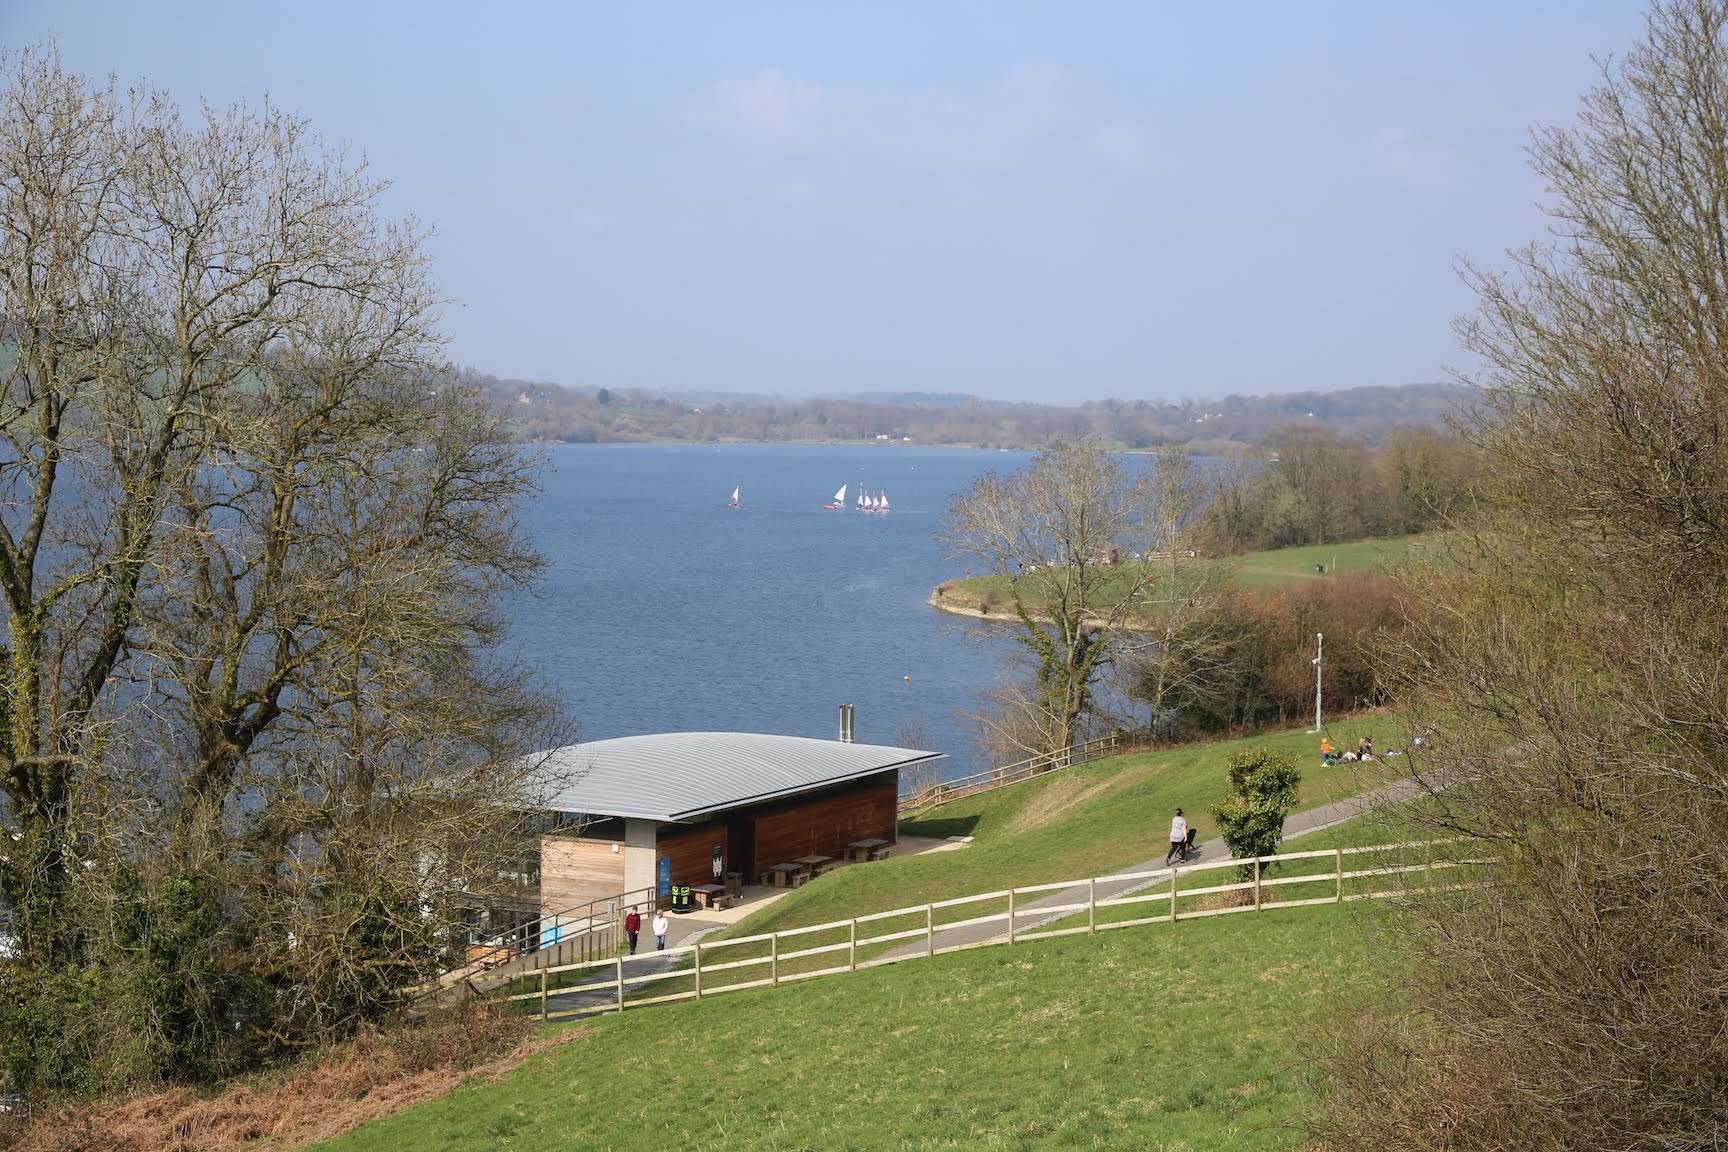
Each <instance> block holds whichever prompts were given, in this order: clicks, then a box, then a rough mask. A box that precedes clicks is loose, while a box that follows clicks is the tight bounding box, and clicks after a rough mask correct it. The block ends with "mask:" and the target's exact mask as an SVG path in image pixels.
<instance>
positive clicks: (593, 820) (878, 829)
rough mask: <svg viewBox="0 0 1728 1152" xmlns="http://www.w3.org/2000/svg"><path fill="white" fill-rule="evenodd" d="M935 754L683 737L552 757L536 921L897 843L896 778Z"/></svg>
mask: <svg viewBox="0 0 1728 1152" xmlns="http://www.w3.org/2000/svg"><path fill="white" fill-rule="evenodd" d="M941 755H942V754H941V753H940V752H921V751H918V750H916V749H911V748H890V747H885V746H882V745H876V744H857V743H853V742H851V741H843V740H817V739H812V738H809V737H804V736H770V735H763V734H759V733H751V732H676V733H667V734H663V735H655V736H623V737H619V738H617V739H613V740H596V741H594V742H592V743H587V744H571V745H568V746H566V747H563V748H559V749H556V750H554V751H552V752H551V753H550V754H549V755H548V757H547V761H546V764H545V765H544V768H543V771H545V772H546V774H547V777H548V779H549V780H554V781H563V782H561V783H554V784H550V785H548V791H547V793H546V796H545V806H546V808H547V809H549V810H550V811H551V812H553V813H554V814H555V823H556V824H558V825H561V826H562V828H563V829H564V830H558V831H552V832H548V833H547V834H546V835H544V836H542V838H541V840H540V869H539V873H540V911H541V913H542V914H543V915H554V914H557V913H560V912H564V911H567V910H570V909H573V908H577V907H580V906H582V905H585V904H587V903H589V902H590V901H597V900H598V901H604V900H607V899H608V898H611V897H616V896H618V895H619V894H621V893H625V892H637V891H641V890H644V889H649V888H652V889H654V890H655V892H656V893H657V894H658V897H659V899H661V900H664V899H666V898H667V897H669V896H670V894H671V889H672V887H673V886H674V885H695V884H705V883H720V882H722V881H723V878H724V877H725V876H726V874H728V873H734V874H737V875H740V876H741V877H742V878H743V879H744V881H745V882H746V883H754V882H756V880H757V877H758V875H759V873H760V872H761V870H762V869H765V868H768V867H770V866H772V865H774V864H778V863H782V862H785V861H790V860H795V859H797V858H798V857H800V856H810V855H820V856H835V857H838V856H841V855H842V854H844V850H845V846H846V845H847V844H849V843H851V842H852V841H855V840H864V839H882V840H888V841H892V840H894V839H895V825H896V820H897V803H898V800H899V793H900V769H902V768H906V767H909V766H911V765H914V764H922V763H927V762H929V761H931V760H936V759H939V758H940V757H941Z"/></svg>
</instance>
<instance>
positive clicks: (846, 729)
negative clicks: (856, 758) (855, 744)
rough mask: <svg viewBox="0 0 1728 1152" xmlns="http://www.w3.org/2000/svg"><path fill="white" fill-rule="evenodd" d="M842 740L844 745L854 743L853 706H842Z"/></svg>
mask: <svg viewBox="0 0 1728 1152" xmlns="http://www.w3.org/2000/svg"><path fill="white" fill-rule="evenodd" d="M840 740H841V742H842V743H844V744H850V743H852V705H850V704H842V705H840Z"/></svg>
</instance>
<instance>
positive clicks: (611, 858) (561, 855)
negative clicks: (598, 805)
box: [540, 836, 624, 916]
mask: <svg viewBox="0 0 1728 1152" xmlns="http://www.w3.org/2000/svg"><path fill="white" fill-rule="evenodd" d="M612 848H613V845H612V844H610V843H607V842H604V841H594V840H577V839H575V838H573V837H570V836H542V837H541V838H540V913H541V915H544V916H549V915H552V914H553V913H557V912H565V911H569V910H570V909H572V908H577V907H579V906H581V905H583V904H586V903H588V901H590V900H605V899H609V898H611V897H614V896H617V895H618V893H620V892H622V891H624V854H623V853H622V852H614V851H613V850H612Z"/></svg>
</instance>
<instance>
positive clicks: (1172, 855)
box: [1164, 808, 1188, 864]
mask: <svg viewBox="0 0 1728 1152" xmlns="http://www.w3.org/2000/svg"><path fill="white" fill-rule="evenodd" d="M1187 846H1188V821H1187V820H1186V819H1185V818H1184V817H1183V815H1182V809H1180V808H1178V809H1176V818H1175V819H1173V820H1171V821H1170V851H1168V852H1166V853H1165V854H1164V863H1166V864H1168V863H1170V861H1172V860H1180V859H1182V851H1183V849H1185V848H1186V847H1187Z"/></svg>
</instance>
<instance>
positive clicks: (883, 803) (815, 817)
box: [752, 771, 900, 879]
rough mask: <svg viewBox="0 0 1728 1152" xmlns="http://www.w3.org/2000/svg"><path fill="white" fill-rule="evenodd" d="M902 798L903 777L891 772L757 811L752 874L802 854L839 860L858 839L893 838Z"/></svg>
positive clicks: (794, 858) (880, 773) (839, 785)
mask: <svg viewBox="0 0 1728 1152" xmlns="http://www.w3.org/2000/svg"><path fill="white" fill-rule="evenodd" d="M899 796H900V774H899V773H898V772H897V771H888V772H879V773H877V774H876V775H874V776H868V777H866V778H864V779H863V780H854V781H852V782H850V783H846V784H838V785H836V786H834V787H833V788H828V789H824V790H823V791H821V792H812V793H810V794H808V795H805V796H800V797H797V798H796V799H793V800H788V801H785V802H783V803H781V804H776V805H772V806H769V807H766V808H763V809H761V810H759V811H757V812H756V813H755V818H756V859H755V861H754V862H753V870H760V869H763V868H766V867H768V866H769V865H770V864H779V863H782V862H783V861H790V860H796V859H797V858H798V857H800V856H839V855H841V854H842V853H843V852H844V851H845V850H846V845H847V844H849V843H851V842H852V841H854V840H867V839H872V838H880V839H883V840H893V839H894V833H895V822H896V819H897V805H898V802H899ZM752 879H754V877H752Z"/></svg>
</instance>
